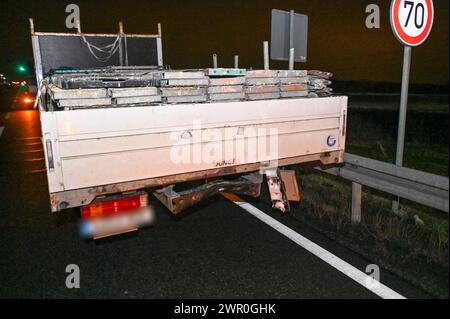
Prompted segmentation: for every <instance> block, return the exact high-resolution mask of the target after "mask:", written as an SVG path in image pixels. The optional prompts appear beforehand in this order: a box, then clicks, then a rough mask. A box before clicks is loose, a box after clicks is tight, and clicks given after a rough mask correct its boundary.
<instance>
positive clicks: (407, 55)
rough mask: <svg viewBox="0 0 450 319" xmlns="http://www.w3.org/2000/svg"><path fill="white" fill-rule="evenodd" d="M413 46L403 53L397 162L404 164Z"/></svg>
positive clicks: (406, 47)
mask: <svg viewBox="0 0 450 319" xmlns="http://www.w3.org/2000/svg"><path fill="white" fill-rule="evenodd" d="M411 50H412V49H411V47H409V46H405V49H404V54H403V73H402V91H401V95H400V114H399V120H398V135H397V153H396V156H395V164H396V165H397V166H403V150H404V145H405V131H406V114H407V111H408V93H409V73H410V69H411Z"/></svg>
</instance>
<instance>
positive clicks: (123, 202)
mask: <svg viewBox="0 0 450 319" xmlns="http://www.w3.org/2000/svg"><path fill="white" fill-rule="evenodd" d="M147 205H148V195H147V194H146V193H139V194H133V195H125V196H121V197H117V196H114V197H111V198H105V199H101V200H97V201H95V202H93V203H92V204H90V205H87V206H83V207H82V209H81V216H82V218H83V219H91V218H96V217H107V216H114V215H118V214H122V213H126V212H131V211H134V210H135V209H137V208H139V207H145V206H147Z"/></svg>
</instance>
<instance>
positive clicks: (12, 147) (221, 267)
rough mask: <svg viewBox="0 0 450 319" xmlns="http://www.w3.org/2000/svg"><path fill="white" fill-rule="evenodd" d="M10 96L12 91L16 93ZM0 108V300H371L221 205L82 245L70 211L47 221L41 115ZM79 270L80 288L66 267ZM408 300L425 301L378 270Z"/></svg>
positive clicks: (336, 249) (355, 258)
mask: <svg viewBox="0 0 450 319" xmlns="http://www.w3.org/2000/svg"><path fill="white" fill-rule="evenodd" d="M16 90H17V89H16ZM16 93H17V91H14V92H10V94H8V95H7V94H3V96H2V97H1V100H0V196H1V201H0V234H1V235H0V236H1V238H0V298H47V297H48V298H378V296H377V295H375V294H374V293H373V292H372V291H370V290H368V289H367V288H366V287H364V286H362V285H360V284H358V283H357V282H355V281H354V280H352V279H350V278H349V277H348V276H346V275H344V274H343V273H342V272H340V271H339V270H337V269H335V268H334V267H331V266H330V265H329V264H327V263H325V262H324V261H322V260H321V259H319V258H318V257H316V256H315V255H313V254H312V253H310V252H309V251H307V250H305V249H304V248H302V247H300V246H299V245H298V244H297V243H295V242H293V241H292V240H290V239H288V238H286V237H285V236H283V235H282V234H280V233H279V232H278V231H277V230H275V229H273V228H271V227H270V226H268V225H266V224H264V223H263V222H261V221H260V220H258V219H257V218H255V217H254V216H252V215H251V214H249V213H248V212H247V211H245V210H244V209H242V208H240V207H238V206H236V205H235V204H233V203H231V202H229V201H228V200H226V199H224V198H222V197H216V198H214V199H213V200H210V201H208V202H205V203H203V204H201V205H200V206H197V207H195V208H193V209H191V210H189V211H188V212H187V213H185V214H183V215H182V216H180V217H174V216H172V215H171V214H170V213H169V212H168V211H167V210H166V209H165V208H164V207H163V206H162V205H160V204H159V203H157V202H155V201H154V200H153V199H152V200H153V201H154V205H155V213H156V222H155V224H154V226H152V227H150V228H147V229H143V230H140V231H139V232H137V233H133V234H129V235H124V236H118V237H114V238H110V239H105V240H102V241H97V242H94V241H84V240H82V239H81V238H80V235H79V231H78V215H79V212H78V211H77V210H70V211H67V212H63V213H60V214H57V215H53V214H51V213H50V207H49V199H48V191H47V181H46V175H45V169H44V160H43V157H44V154H43V152H42V145H41V143H40V139H39V137H40V126H39V113H38V112H37V111H36V110H29V109H26V108H24V107H23V106H22V105H20V103H17V101H16V102H14V100H15V97H16ZM255 205H256V206H258V208H259V209H260V210H261V211H263V212H266V213H268V215H270V216H271V217H273V218H275V219H277V220H278V221H280V222H281V223H283V224H284V225H286V226H288V227H289V228H291V229H292V230H294V231H295V232H297V233H299V234H301V235H302V236H304V237H306V238H308V239H309V240H311V241H313V242H314V243H316V244H318V245H319V246H321V247H323V248H324V249H326V250H327V251H329V252H331V253H332V254H334V255H336V256H338V257H340V258H341V259H343V260H344V261H346V262H348V263H349V264H351V265H353V266H354V267H356V268H358V269H360V270H361V271H364V270H365V269H366V266H367V265H369V264H374V263H375V264H376V261H369V260H366V259H364V258H362V257H360V256H359V255H357V254H355V253H353V252H352V251H350V250H348V249H346V248H344V247H342V246H340V245H338V244H336V243H334V242H333V241H331V240H329V239H327V238H325V237H324V236H322V235H321V234H319V233H317V232H315V231H314V230H312V229H310V228H308V227H307V226H305V225H303V224H301V223H300V222H299V221H297V220H295V219H293V218H292V217H290V216H289V215H285V216H281V215H279V214H278V213H274V212H271V210H270V206H269V204H268V203H267V201H264V200H262V201H260V202H258V203H257V204H255ZM69 264H76V265H78V266H79V268H80V274H81V278H80V285H81V287H80V288H79V289H68V288H67V287H66V284H65V282H66V276H67V275H68V274H67V273H66V272H65V271H66V267H67V265H69ZM381 282H382V283H383V284H384V285H386V286H388V287H389V288H391V289H392V290H394V291H396V292H397V293H399V294H401V295H403V296H405V297H407V298H423V297H425V298H426V297H429V296H427V295H426V294H425V293H423V292H422V291H420V290H418V289H416V288H415V287H413V286H411V285H409V284H408V283H406V282H404V281H403V280H401V279H399V278H397V277H396V276H394V275H392V274H390V273H389V272H388V271H386V270H383V269H381Z"/></svg>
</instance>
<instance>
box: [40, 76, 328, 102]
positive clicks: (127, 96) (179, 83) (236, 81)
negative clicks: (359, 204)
mask: <svg viewBox="0 0 450 319" xmlns="http://www.w3.org/2000/svg"><path fill="white" fill-rule="evenodd" d="M331 77H332V74H331V73H328V72H321V71H305V70H299V71H286V70H280V71H277V70H249V71H247V70H245V69H204V70H177V71H172V70H152V69H150V70H147V69H142V70H141V69H138V68H136V69H133V70H132V71H131V70H122V69H121V70H108V71H107V72H105V71H98V70H95V71H94V70H93V71H91V72H89V71H80V72H68V73H64V72H63V73H61V74H54V75H52V76H51V77H49V78H47V79H46V80H45V81H44V86H45V90H46V92H47V96H48V97H49V98H50V100H51V103H53V105H55V106H56V107H58V108H64V109H66V110H67V109H77V108H97V107H123V106H140V105H142V106H147V105H148V106H151V105H158V104H180V103H205V102H211V103H214V102H226V101H256V100H270V99H280V98H301V97H317V96H329V95H331V94H332V89H331V88H330V87H329V86H330V85H331V81H330V78H331Z"/></svg>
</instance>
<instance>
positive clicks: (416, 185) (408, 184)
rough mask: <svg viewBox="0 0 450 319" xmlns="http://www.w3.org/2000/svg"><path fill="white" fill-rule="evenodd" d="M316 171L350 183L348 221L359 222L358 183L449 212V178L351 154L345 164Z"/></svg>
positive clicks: (347, 155)
mask: <svg viewBox="0 0 450 319" xmlns="http://www.w3.org/2000/svg"><path fill="white" fill-rule="evenodd" d="M319 170H320V171H323V172H326V173H329V174H332V175H335V176H340V177H342V178H344V179H346V180H349V181H351V182H353V185H352V221H353V222H355V223H358V222H360V221H361V193H362V187H361V185H364V186H367V187H370V188H373V189H376V190H379V191H381V192H385V193H389V194H392V195H395V196H398V197H400V198H404V199H407V200H410V201H413V202H416V203H418V204H422V205H425V206H427V207H431V208H434V209H437V210H440V211H443V212H446V213H449V179H448V178H447V177H442V176H439V175H434V174H429V173H425V172H422V171H418V170H414V169H410V168H406V167H400V166H396V165H394V164H390V163H385V162H381V161H377V160H373V159H369V158H365V157H362V156H358V155H353V154H348V153H346V154H345V165H344V166H342V167H335V168H330V169H326V170H323V169H319Z"/></svg>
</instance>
